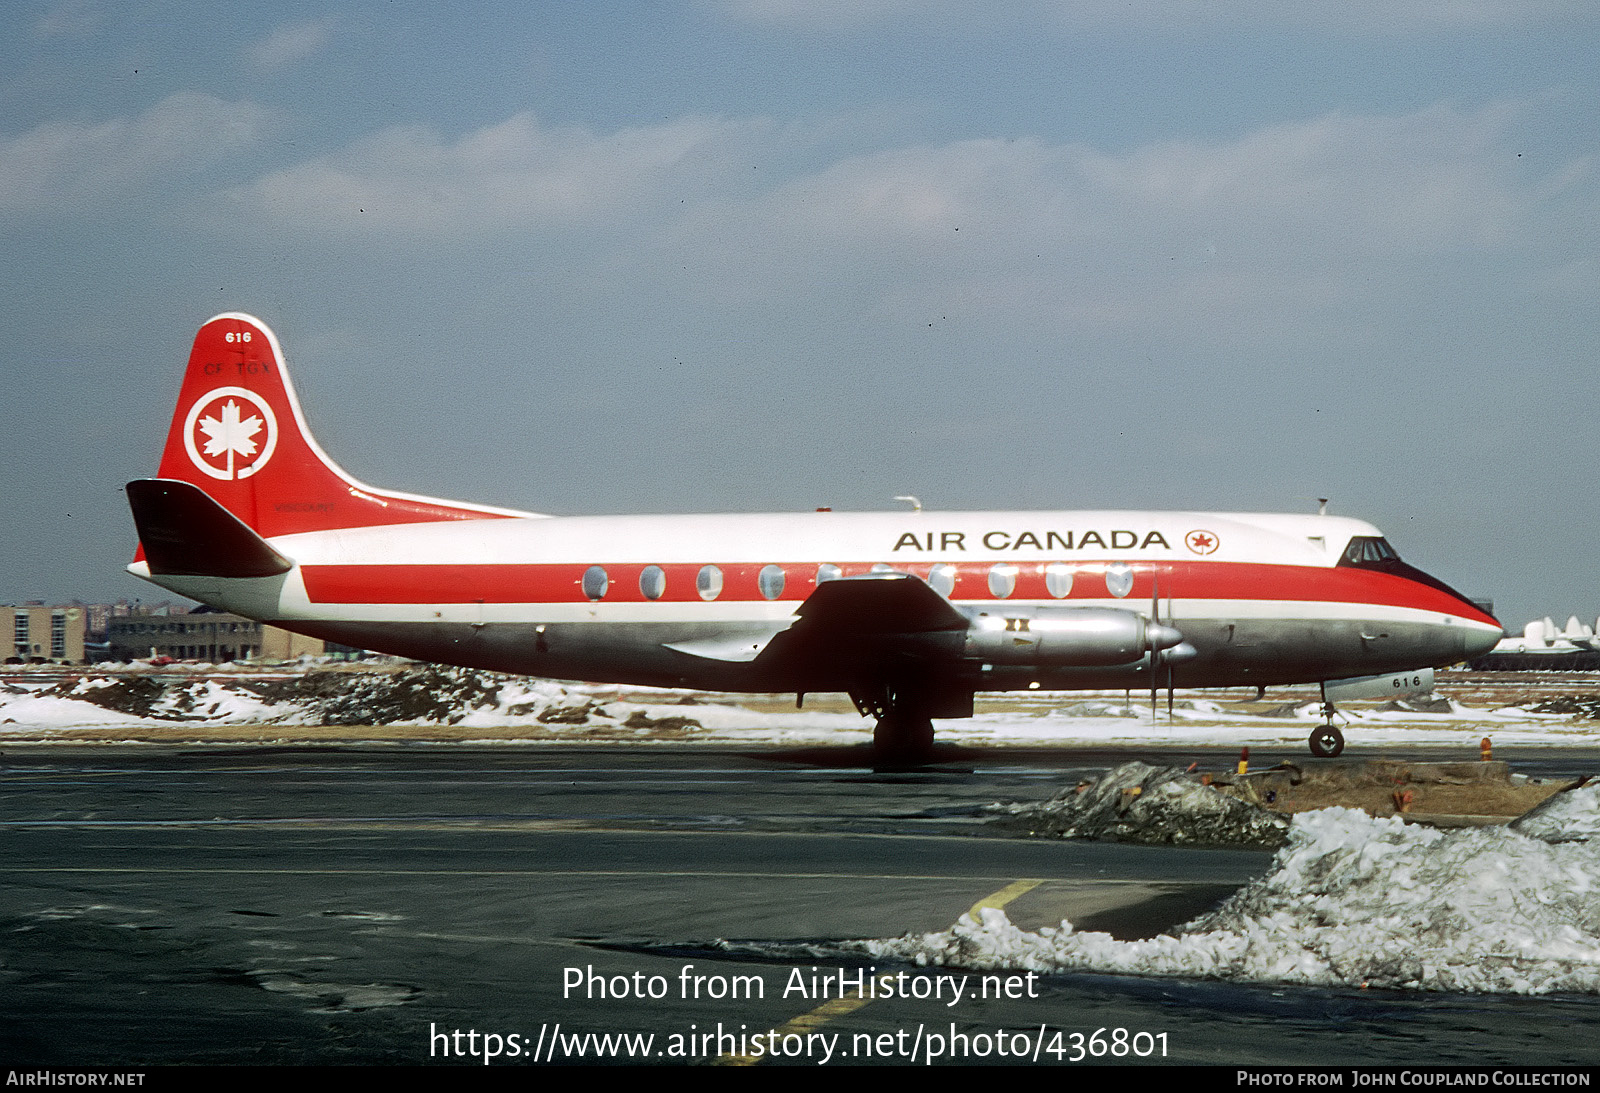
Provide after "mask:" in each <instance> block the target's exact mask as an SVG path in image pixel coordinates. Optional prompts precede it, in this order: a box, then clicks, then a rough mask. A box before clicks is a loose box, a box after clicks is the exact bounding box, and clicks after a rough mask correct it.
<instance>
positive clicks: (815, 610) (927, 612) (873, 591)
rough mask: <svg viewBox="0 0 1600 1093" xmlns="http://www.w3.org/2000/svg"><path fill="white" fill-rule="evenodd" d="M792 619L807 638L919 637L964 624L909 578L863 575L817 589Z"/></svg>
mask: <svg viewBox="0 0 1600 1093" xmlns="http://www.w3.org/2000/svg"><path fill="white" fill-rule="evenodd" d="M795 614H797V615H799V616H800V619H801V621H800V623H798V624H797V627H800V628H803V629H804V631H805V632H806V634H807V635H809V636H812V637H813V638H814V637H816V636H818V635H820V634H822V633H824V632H828V633H842V634H920V633H926V632H927V631H930V630H965V629H966V628H967V626H968V623H969V621H970V620H968V618H967V617H966V616H965V615H963V614H962V613H961V612H959V611H957V610H956V609H955V607H954V606H952V605H951V603H950V601H949V600H947V599H945V598H944V597H943V596H941V595H939V593H937V592H935V591H934V590H933V589H932V588H931V587H929V585H928V584H927V582H926V581H923V580H922V579H921V578H919V577H914V576H912V575H911V574H909V573H864V574H862V575H860V576H858V577H840V578H838V579H836V580H832V581H828V582H826V583H824V584H821V585H818V586H817V590H816V591H815V592H813V593H811V595H810V596H808V597H807V598H806V602H805V603H803V604H801V605H800V607H799V609H798V610H796V612H795Z"/></svg>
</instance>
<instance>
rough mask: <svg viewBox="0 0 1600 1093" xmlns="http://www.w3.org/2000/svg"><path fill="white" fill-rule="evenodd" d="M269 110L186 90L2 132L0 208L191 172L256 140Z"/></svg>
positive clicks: (41, 204)
mask: <svg viewBox="0 0 1600 1093" xmlns="http://www.w3.org/2000/svg"><path fill="white" fill-rule="evenodd" d="M269 117H270V114H269V112H268V111H267V110H266V109H265V108H263V107H261V106H258V105H256V104H254V103H249V102H228V101H226V100H223V99H219V98H216V97H214V96H211V95H202V94H198V93H195V92H188V91H185V92H179V93H178V94H175V95H170V96H168V97H167V98H165V99H162V100H161V101H160V102H158V103H156V104H155V105H154V106H152V107H150V108H149V109H148V110H146V111H145V112H144V113H142V114H139V115H137V116H135V117H122V118H113V119H111V120H109V121H104V122H99V123H86V122H47V123H45V124H43V125H39V126H36V127H34V128H33V129H30V130H28V131H27V132H24V133H20V134H18V135H17V136H14V137H0V209H5V210H38V209H45V208H53V207H64V206H72V205H74V204H78V203H82V202H86V201H93V200H95V199H101V198H107V197H112V196H120V195H124V194H126V193H128V192H129V191H132V190H136V189H137V188H139V187H141V186H144V185H146V184H148V183H150V182H152V181H153V180H161V179H166V178H170V177H172V176H176V175H183V174H188V173H190V172H193V171H195V170H198V169H199V168H201V167H204V166H205V165H207V164H209V163H212V162H214V161H216V160H217V159H218V158H219V157H222V156H224V155H227V154H228V153H230V152H235V151H238V150H239V149H241V148H245V147H248V146H250V145H252V144H254V143H255V142H256V141H257V140H258V139H259V138H260V136H261V133H262V131H263V129H264V128H265V126H266V124H267V121H268V119H269Z"/></svg>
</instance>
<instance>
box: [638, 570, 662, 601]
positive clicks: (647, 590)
mask: <svg viewBox="0 0 1600 1093" xmlns="http://www.w3.org/2000/svg"><path fill="white" fill-rule="evenodd" d="M666 590H667V574H666V572H665V571H664V570H663V569H662V568H661V567H660V566H658V565H647V566H645V567H644V569H643V570H642V571H641V572H640V574H639V594H640V595H642V596H643V597H644V598H645V599H647V600H659V599H660V598H661V596H662V594H663V593H665V592H666Z"/></svg>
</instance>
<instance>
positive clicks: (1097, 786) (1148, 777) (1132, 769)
mask: <svg viewBox="0 0 1600 1093" xmlns="http://www.w3.org/2000/svg"><path fill="white" fill-rule="evenodd" d="M994 810H995V811H999V812H1003V813H1004V814H1005V817H1004V819H1002V820H1000V821H999V822H1000V823H1001V824H1003V825H1004V826H1007V827H1022V828H1025V829H1026V830H1027V831H1028V833H1029V834H1032V835H1054V836H1057V837H1059V838H1063V839H1071V838H1078V839H1102V840H1107V841H1112V842H1137V843H1158V844H1169V845H1202V846H1231V845H1250V846H1262V845H1265V846H1282V845H1283V841H1284V831H1285V830H1286V829H1287V828H1288V826H1289V822H1288V820H1286V819H1285V818H1284V817H1282V816H1280V815H1278V814H1277V813H1275V812H1269V811H1268V810H1267V809H1264V808H1262V807H1260V806H1259V805H1254V804H1251V803H1250V802H1248V801H1243V800H1240V799H1239V798H1237V797H1230V796H1227V795H1226V794H1223V793H1219V792H1218V791H1217V790H1215V789H1213V788H1212V787H1210V786H1205V785H1201V784H1200V783H1199V782H1198V781H1197V780H1195V779H1194V778H1193V777H1191V776H1190V775H1189V774H1188V772H1187V771H1185V770H1184V769H1183V768H1181V767H1155V766H1151V765H1150V764H1148V763H1140V762H1138V761H1134V762H1131V763H1124V764H1122V765H1121V766H1120V767H1117V768H1116V769H1114V770H1110V771H1107V772H1106V773H1105V774H1104V775H1102V776H1101V777H1100V778H1099V779H1097V780H1095V781H1085V782H1082V783H1080V784H1079V785H1077V786H1075V787H1073V788H1071V789H1065V790H1062V791H1061V792H1060V793H1058V794H1056V795H1055V796H1054V797H1052V798H1050V800H1048V801H1045V802H1043V803H1042V804H1030V805H999V806H994Z"/></svg>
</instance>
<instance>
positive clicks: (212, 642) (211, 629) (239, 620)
mask: <svg viewBox="0 0 1600 1093" xmlns="http://www.w3.org/2000/svg"><path fill="white" fill-rule="evenodd" d="M108 638H109V641H110V657H111V659H112V660H124V661H126V660H144V659H154V658H156V657H168V658H170V659H172V660H208V661H212V662H213V663H223V662H226V661H232V660H293V659H294V658H295V657H300V656H321V655H322V654H323V652H324V651H325V647H324V645H323V642H322V641H320V640H319V639H317V638H308V637H306V636H304V635H303V634H292V633H290V632H289V631H287V630H280V629H279V628H278V627H276V626H268V625H267V624H266V623H262V622H257V621H256V620H254V619H247V618H244V617H243V616H241V615H231V614H228V613H227V612H225V611H215V610H212V609H211V608H207V607H200V608H196V609H195V610H193V611H188V612H184V613H177V612H172V611H169V612H168V613H164V614H155V613H150V614H132V615H127V616H124V617H121V618H112V619H110V620H109V630H108Z"/></svg>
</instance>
